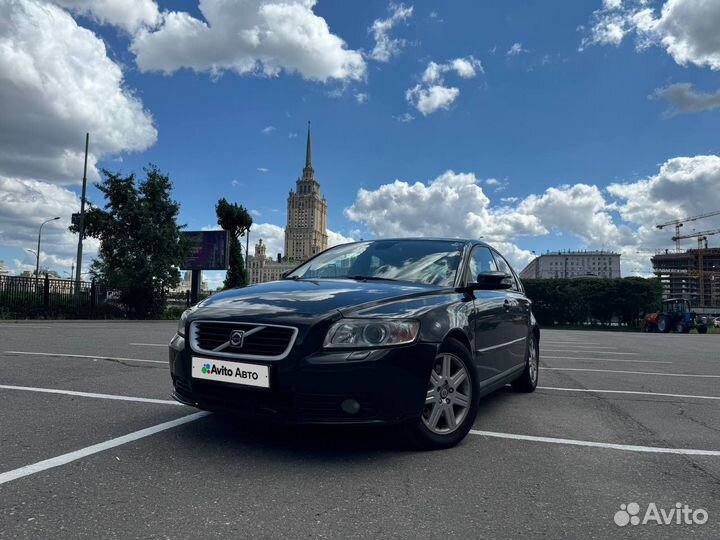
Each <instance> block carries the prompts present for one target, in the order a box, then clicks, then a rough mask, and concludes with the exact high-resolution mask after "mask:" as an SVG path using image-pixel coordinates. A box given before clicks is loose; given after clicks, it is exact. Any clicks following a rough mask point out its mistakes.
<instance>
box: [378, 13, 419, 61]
mask: <svg viewBox="0 0 720 540" xmlns="http://www.w3.org/2000/svg"><path fill="white" fill-rule="evenodd" d="M389 9H390V17H388V18H387V19H375V20H374V21H373V23H372V26H371V27H370V28H369V31H370V32H371V33H372V34H373V37H374V38H375V47H373V50H372V51H371V52H370V58H372V59H373V60H377V61H378V62H388V61H389V60H390V58H392V57H393V56H396V55H398V54H399V53H400V49H401V48H402V47H403V46H404V45H405V44H406V40H404V39H398V38H392V37H391V36H390V31H391V30H392V29H393V28H394V27H395V26H396V25H397V24H398V23H401V22H404V21H407V19H409V18H410V17H411V16H412V14H413V7H412V6H410V7H406V6H404V5H403V4H399V5H398V4H390V7H389Z"/></svg>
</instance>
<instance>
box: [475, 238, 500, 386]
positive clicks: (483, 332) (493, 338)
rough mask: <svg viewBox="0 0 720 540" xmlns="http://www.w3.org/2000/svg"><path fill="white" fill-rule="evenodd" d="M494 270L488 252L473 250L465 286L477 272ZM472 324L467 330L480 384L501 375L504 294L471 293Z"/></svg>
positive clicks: (493, 260) (490, 254) (491, 292)
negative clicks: (470, 336) (470, 331)
mask: <svg viewBox="0 0 720 540" xmlns="http://www.w3.org/2000/svg"><path fill="white" fill-rule="evenodd" d="M495 270H497V266H496V264H495V259H494V258H493V256H492V253H491V252H490V249H489V248H487V247H485V246H475V247H474V248H473V250H472V251H471V253H470V259H469V261H468V267H467V273H466V276H465V279H466V282H470V281H476V280H477V275H478V274H479V273H480V272H490V271H495ZM473 294H474V296H475V298H474V300H473V310H472V320H471V321H470V326H471V328H472V329H473V333H474V340H475V343H474V345H473V346H474V349H475V350H474V354H473V357H474V358H475V363H476V365H477V368H478V372H479V373H480V377H481V379H482V380H486V379H489V378H491V377H494V376H496V375H499V374H500V373H502V372H503V371H505V369H507V368H505V367H503V357H504V355H503V354H502V353H501V351H500V349H501V348H502V344H503V342H504V341H505V336H504V335H503V334H504V332H505V330H503V328H502V320H503V317H504V311H503V310H504V304H503V302H504V300H505V293H504V291H475V292H474V293H473Z"/></svg>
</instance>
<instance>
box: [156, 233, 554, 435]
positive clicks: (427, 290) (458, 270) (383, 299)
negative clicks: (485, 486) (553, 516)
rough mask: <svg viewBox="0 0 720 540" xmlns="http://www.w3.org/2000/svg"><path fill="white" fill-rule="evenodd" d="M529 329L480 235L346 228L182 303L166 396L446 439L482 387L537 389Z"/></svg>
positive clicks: (534, 343)
mask: <svg viewBox="0 0 720 540" xmlns="http://www.w3.org/2000/svg"><path fill="white" fill-rule="evenodd" d="M539 339H540V331H539V328H538V326H537V324H536V322H535V318H534V317H533V314H532V311H531V309H530V301H529V300H528V298H527V297H526V296H525V294H524V292H523V287H522V284H521V283H520V280H519V279H518V277H517V275H516V274H515V272H514V271H513V269H512V268H511V267H510V265H509V264H508V263H507V261H506V260H505V259H504V258H503V257H502V256H501V255H500V254H499V253H498V252H497V251H495V250H494V249H493V248H491V247H490V246H488V245H486V244H484V243H482V242H478V241H471V240H456V239H448V240H444V239H394V240H374V241H363V242H356V243H351V244H344V245H340V246H336V247H333V248H330V249H328V250H326V251H324V252H322V253H320V254H318V255H316V256H315V257H313V258H312V259H310V260H308V261H307V262H305V263H304V264H302V265H300V266H299V267H297V268H296V269H295V270H293V271H292V272H290V273H289V274H288V275H287V276H285V277H284V278H283V279H282V280H280V281H274V282H270V283H263V284H259V285H253V286H250V287H246V288H243V289H235V290H230V291H225V292H222V293H219V294H216V295H213V296H212V297H210V298H208V299H207V300H204V301H202V302H201V303H199V304H198V305H197V306H194V307H192V308H190V309H188V310H187V311H186V312H185V313H183V316H182V318H181V320H180V323H179V325H178V330H177V335H176V336H175V337H174V338H173V340H172V341H171V342H170V371H171V374H172V381H173V385H174V389H175V390H174V393H173V396H174V397H175V399H177V400H178V401H180V402H182V403H185V404H187V405H191V406H194V407H198V408H201V409H206V410H211V411H222V412H233V413H239V414H241V415H245V416H250V417H253V418H258V419H259V418H275V419H279V420H282V421H286V422H297V423H312V424H327V423H330V424H346V423H397V424H401V425H403V426H404V427H405V428H406V429H407V432H408V434H409V435H410V437H411V438H412V439H413V441H414V442H415V443H416V444H417V445H419V446H421V447H424V448H447V447H450V446H453V445H455V444H457V443H458V442H459V441H460V440H462V439H463V437H465V435H467V433H468V431H469V430H470V428H471V426H472V424H473V421H474V419H475V416H476V413H477V409H478V404H479V400H480V398H481V397H482V396H483V395H486V394H488V393H490V392H492V391H493V390H496V389H498V388H500V387H502V386H504V385H506V384H511V385H512V387H513V388H514V389H515V390H517V391H520V392H532V391H533V390H534V389H535V387H536V385H537V381H538V344H539Z"/></svg>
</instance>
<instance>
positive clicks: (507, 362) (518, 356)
mask: <svg viewBox="0 0 720 540" xmlns="http://www.w3.org/2000/svg"><path fill="white" fill-rule="evenodd" d="M492 253H493V256H494V257H495V262H496V264H497V267H498V270H500V271H501V272H505V273H506V274H508V275H509V276H510V278H509V282H510V284H511V287H510V288H509V289H506V290H505V291H503V292H504V293H505V299H504V300H503V322H502V326H503V329H504V331H503V335H504V336H505V340H506V341H505V343H506V346H505V347H503V353H502V354H503V358H502V359H501V360H500V362H501V364H502V365H503V366H505V369H510V368H512V367H516V366H518V365H522V364H523V363H524V362H525V352H526V347H527V336H528V334H529V332H530V301H529V300H528V298H527V297H526V296H525V293H524V291H523V289H522V284H521V283H520V280H519V279H518V277H517V274H515V271H514V270H513V269H512V268H511V267H510V265H509V264H508V262H507V261H506V260H505V258H504V257H503V256H502V255H500V254H499V253H498V252H497V251H495V250H492Z"/></svg>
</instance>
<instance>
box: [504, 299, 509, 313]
mask: <svg viewBox="0 0 720 540" xmlns="http://www.w3.org/2000/svg"><path fill="white" fill-rule="evenodd" d="M503 306H504V307H505V311H510V300H507V299H506V300H505V302H503Z"/></svg>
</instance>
